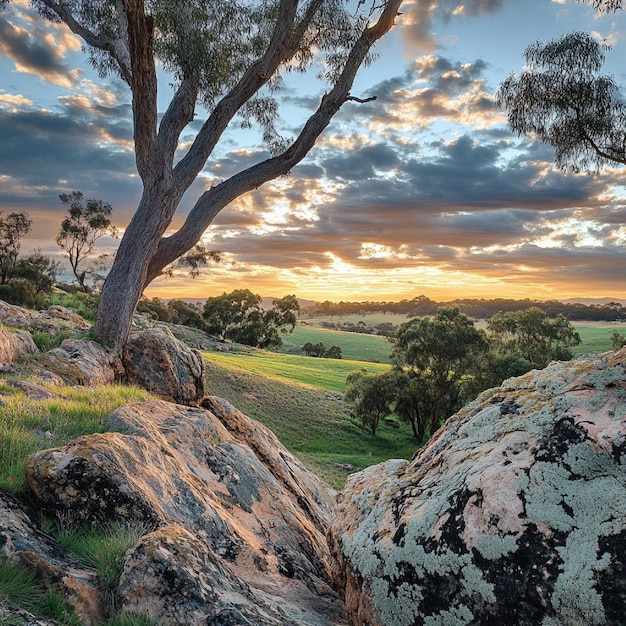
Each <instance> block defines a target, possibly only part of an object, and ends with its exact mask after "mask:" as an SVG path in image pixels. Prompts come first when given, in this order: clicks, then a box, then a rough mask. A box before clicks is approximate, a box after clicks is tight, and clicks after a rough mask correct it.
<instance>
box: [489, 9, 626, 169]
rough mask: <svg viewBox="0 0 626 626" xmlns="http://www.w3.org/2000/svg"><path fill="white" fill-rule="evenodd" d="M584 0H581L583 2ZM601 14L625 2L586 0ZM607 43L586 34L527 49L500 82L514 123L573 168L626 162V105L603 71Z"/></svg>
mask: <svg viewBox="0 0 626 626" xmlns="http://www.w3.org/2000/svg"><path fill="white" fill-rule="evenodd" d="M579 1H580V0H579ZM587 1H588V3H589V4H591V5H592V6H593V7H594V9H596V10H598V11H601V12H605V13H606V12H610V11H617V10H619V9H621V8H622V4H623V2H622V0H587ZM608 47H609V46H607V45H606V44H604V43H602V42H600V41H598V40H597V39H596V38H594V37H593V36H591V35H588V34H586V33H582V32H574V33H569V34H567V35H565V36H563V37H561V38H559V39H556V40H554V41H549V42H547V43H542V42H539V41H538V42H535V43H533V44H532V45H530V46H528V48H526V51H525V53H524V56H525V58H526V66H525V68H524V70H523V71H522V72H520V73H519V74H512V75H511V76H509V77H508V78H507V79H506V81H504V83H503V84H502V85H501V86H500V89H499V91H498V95H497V100H498V103H499V104H500V105H501V106H503V107H504V108H505V109H506V110H507V117H508V122H509V125H510V127H511V128H512V129H513V130H514V131H516V132H517V133H518V134H520V135H529V136H533V137H536V138H537V139H539V140H540V141H542V142H543V143H547V144H549V145H551V146H552V148H553V149H554V156H555V163H556V166H557V167H558V168H559V169H562V170H564V171H569V172H580V171H588V172H597V171H599V170H600V169H601V168H602V167H603V166H605V165H607V164H618V165H625V164H626V104H625V103H624V100H623V98H622V96H621V94H620V89H619V86H618V85H617V83H616V82H615V80H614V79H613V77H611V76H607V75H601V74H599V72H600V70H601V68H602V65H603V64H604V59H605V55H604V51H605V50H606V49H608Z"/></svg>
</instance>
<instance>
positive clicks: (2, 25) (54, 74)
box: [0, 14, 77, 84]
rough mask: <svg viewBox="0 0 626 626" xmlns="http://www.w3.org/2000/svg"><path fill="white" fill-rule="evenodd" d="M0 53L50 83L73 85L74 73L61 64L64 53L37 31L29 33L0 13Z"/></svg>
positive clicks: (42, 33) (75, 75)
mask: <svg viewBox="0 0 626 626" xmlns="http://www.w3.org/2000/svg"><path fill="white" fill-rule="evenodd" d="M0 54H2V55H4V56H6V57H8V58H10V59H13V60H14V61H15V63H16V64H18V65H19V66H20V67H22V68H24V69H28V71H29V72H32V73H34V74H37V75H39V76H41V77H42V78H44V79H46V80H51V81H52V82H59V81H61V82H64V83H65V82H67V83H70V84H71V83H72V82H74V80H75V78H76V77H77V74H76V73H75V72H72V71H71V68H70V67H69V66H68V65H66V64H65V63H64V62H63V54H62V50H61V49H60V47H59V45H58V44H55V42H54V41H52V40H51V39H49V38H46V37H45V33H44V32H42V31H41V30H40V29H39V28H36V29H35V30H34V32H29V31H27V30H26V29H25V28H22V27H20V26H16V25H15V24H13V23H12V22H11V21H9V20H8V19H7V18H6V17H4V16H2V14H0Z"/></svg>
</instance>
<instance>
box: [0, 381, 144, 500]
mask: <svg viewBox="0 0 626 626" xmlns="http://www.w3.org/2000/svg"><path fill="white" fill-rule="evenodd" d="M50 390H51V391H54V392H56V393H58V394H59V398H53V399H50V400H31V399H29V398H27V397H26V396H25V395H24V394H23V393H22V392H21V391H18V390H16V389H14V388H12V387H9V386H8V385H3V384H0V398H1V399H2V403H3V405H2V406H0V488H2V489H6V490H7V491H9V492H12V493H19V492H23V491H24V490H26V488H27V484H26V477H25V475H24V461H25V460H26V458H27V457H28V456H29V455H30V454H33V453H34V452H38V451H39V450H45V449H47V448H52V447H57V446H61V445H65V444H66V443H68V442H70V441H71V440H72V439H75V438H76V437H79V436H80V435H85V434H91V433H100V432H104V431H105V430H106V425H105V418H106V417H107V416H108V415H109V414H110V413H111V412H113V411H114V410H115V409H116V408H118V407H120V406H122V405H124V404H127V403H133V402H141V401H145V400H149V399H150V398H151V396H150V394H149V393H148V392H147V391H144V390H142V389H139V388H138V387H130V386H124V385H111V386H103V387H98V388H87V387H61V388H53V387H50Z"/></svg>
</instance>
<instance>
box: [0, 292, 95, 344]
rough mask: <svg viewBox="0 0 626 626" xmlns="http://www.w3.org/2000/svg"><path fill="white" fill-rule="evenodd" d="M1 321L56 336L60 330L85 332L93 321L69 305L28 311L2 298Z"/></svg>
mask: <svg viewBox="0 0 626 626" xmlns="http://www.w3.org/2000/svg"><path fill="white" fill-rule="evenodd" d="M0 321H1V322H2V323H3V324H5V325H6V326H11V327H13V328H21V329H23V330H28V331H30V332H47V333H49V334H50V335H51V336H53V337H54V336H55V335H57V334H58V333H60V332H69V333H72V334H75V333H84V332H85V331H86V330H89V328H91V323H90V322H88V321H87V320H85V318H83V317H82V316H80V315H78V313H76V312H74V311H73V310H72V309H68V308H67V307H63V306H58V305H53V306H51V307H49V308H48V309H47V310H45V311H35V312H31V311H27V310H26V309H24V308H22V307H20V306H17V305H15V304H9V303H8V302H4V300H0Z"/></svg>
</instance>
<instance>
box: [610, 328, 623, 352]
mask: <svg viewBox="0 0 626 626" xmlns="http://www.w3.org/2000/svg"><path fill="white" fill-rule="evenodd" d="M624 346H626V336H624V335H623V334H622V333H620V332H619V330H614V331H613V332H612V333H611V347H612V348H613V350H619V349H620V348H623V347H624Z"/></svg>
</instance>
